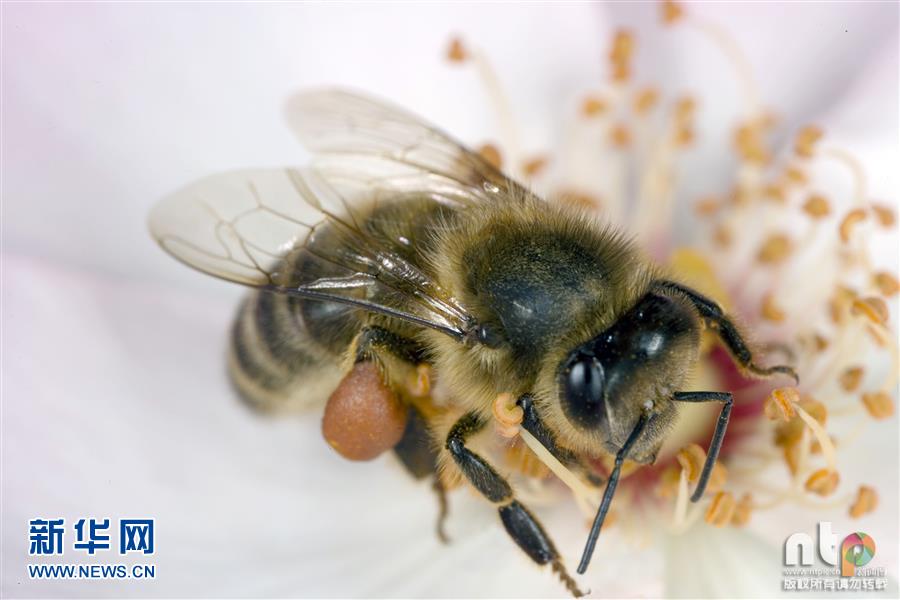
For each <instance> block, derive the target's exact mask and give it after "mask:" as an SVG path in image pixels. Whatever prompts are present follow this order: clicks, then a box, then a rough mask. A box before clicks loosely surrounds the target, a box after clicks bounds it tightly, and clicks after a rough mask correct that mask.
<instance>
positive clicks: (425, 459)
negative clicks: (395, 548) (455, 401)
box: [394, 406, 450, 544]
mask: <svg viewBox="0 0 900 600" xmlns="http://www.w3.org/2000/svg"><path fill="white" fill-rule="evenodd" d="M394 454H396V455H397V458H399V459H400V462H401V463H402V464H403V466H404V467H405V468H406V471H407V472H408V473H409V474H410V475H412V476H413V477H414V478H415V479H417V480H421V479H425V478H426V477H431V480H432V484H431V489H433V490H434V492H435V494H436V496H437V500H438V519H437V527H436V531H437V536H438V539H440V540H441V542H443V543H445V544H446V543H448V542H449V541H450V538H449V537H447V534H446V532H445V531H444V523H445V522H446V520H447V514H448V512H449V511H448V506H447V491H446V489H445V488H444V484H443V482H442V481H441V478H440V476H439V475H438V455H437V452H436V451H435V449H434V445H433V444H432V442H431V435H430V433H429V431H428V425H427V423H426V422H425V419H424V418H423V417H422V414H421V413H420V412H419V411H418V410H417V409H416V408H415V407H414V406H410V407H409V420H408V421H407V422H406V431H404V432H403V438H402V439H401V440H400V442H399V443H398V444H397V445H396V446H394Z"/></svg>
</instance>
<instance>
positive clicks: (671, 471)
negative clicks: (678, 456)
mask: <svg viewBox="0 0 900 600" xmlns="http://www.w3.org/2000/svg"><path fill="white" fill-rule="evenodd" d="M680 477H681V469H679V468H678V467H677V466H675V465H669V467H667V468H666V470H665V471H663V472H662V474H661V475H660V476H659V483H657V484H656V495H657V496H659V497H660V498H674V497H675V496H676V495H677V494H678V480H679V478H680Z"/></svg>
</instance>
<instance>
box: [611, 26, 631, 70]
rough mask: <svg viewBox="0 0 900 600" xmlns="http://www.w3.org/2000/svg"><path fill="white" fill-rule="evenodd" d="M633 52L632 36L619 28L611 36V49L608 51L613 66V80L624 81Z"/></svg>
mask: <svg viewBox="0 0 900 600" xmlns="http://www.w3.org/2000/svg"><path fill="white" fill-rule="evenodd" d="M633 52H634V37H633V36H632V35H631V33H630V32H628V31H625V30H620V31H618V32H616V36H615V38H613V45H612V49H611V50H610V52H609V60H610V62H611V63H612V67H613V80H615V81H625V80H627V79H628V76H629V73H630V71H629V64H630V62H631V55H632V53H633Z"/></svg>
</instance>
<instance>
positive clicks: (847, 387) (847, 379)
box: [839, 367, 865, 392]
mask: <svg viewBox="0 0 900 600" xmlns="http://www.w3.org/2000/svg"><path fill="white" fill-rule="evenodd" d="M864 374H865V371H863V368H862V367H848V368H846V369H844V372H843V373H841V376H840V379H839V381H840V382H841V387H842V388H844V391H845V392H853V391H856V389H857V388H858V387H859V384H860V382H862V378H863V375H864Z"/></svg>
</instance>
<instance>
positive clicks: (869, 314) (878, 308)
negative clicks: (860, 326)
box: [850, 296, 888, 325]
mask: <svg viewBox="0 0 900 600" xmlns="http://www.w3.org/2000/svg"><path fill="white" fill-rule="evenodd" d="M850 313H851V314H854V315H863V316H865V317H866V318H867V319H869V320H870V321H872V323H874V324H875V325H884V324H885V323H887V320H888V308H887V304H886V303H885V301H884V300H882V299H881V298H878V297H877V296H872V297H869V298H857V299H855V300H853V303H852V304H851V305H850Z"/></svg>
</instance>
